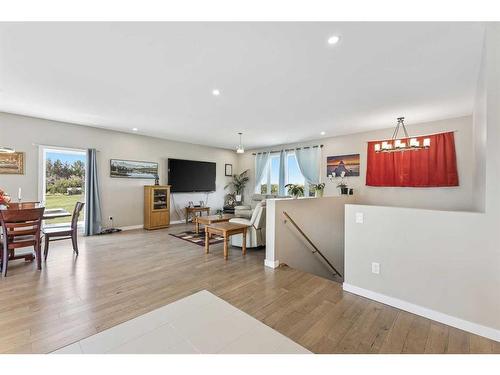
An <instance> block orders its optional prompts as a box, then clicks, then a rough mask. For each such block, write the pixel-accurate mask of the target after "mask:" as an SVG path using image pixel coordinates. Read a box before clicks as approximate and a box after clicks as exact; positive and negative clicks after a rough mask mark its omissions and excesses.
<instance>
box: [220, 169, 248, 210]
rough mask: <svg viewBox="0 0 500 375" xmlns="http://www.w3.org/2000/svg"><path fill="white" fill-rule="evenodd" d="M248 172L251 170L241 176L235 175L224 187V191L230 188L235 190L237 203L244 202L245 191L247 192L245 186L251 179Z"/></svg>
mask: <svg viewBox="0 0 500 375" xmlns="http://www.w3.org/2000/svg"><path fill="white" fill-rule="evenodd" d="M248 171H249V170H248V169H247V170H245V171H243V172H241V173H240V174H234V175H233V177H232V181H231V182H230V183H228V184H227V185H226V186H224V189H227V188H228V187H232V188H233V189H234V191H235V193H236V195H235V198H236V202H242V201H243V191H244V190H245V186H246V185H247V183H248V180H250V178H249V177H248Z"/></svg>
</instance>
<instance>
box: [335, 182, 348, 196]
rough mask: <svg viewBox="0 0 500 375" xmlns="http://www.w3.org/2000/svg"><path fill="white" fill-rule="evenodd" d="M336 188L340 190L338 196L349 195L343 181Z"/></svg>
mask: <svg viewBox="0 0 500 375" xmlns="http://www.w3.org/2000/svg"><path fill="white" fill-rule="evenodd" d="M337 187H338V188H340V194H342V195H347V194H349V188H348V187H347V183H346V182H345V181H344V179H342V180H340V183H339V184H338V185H337Z"/></svg>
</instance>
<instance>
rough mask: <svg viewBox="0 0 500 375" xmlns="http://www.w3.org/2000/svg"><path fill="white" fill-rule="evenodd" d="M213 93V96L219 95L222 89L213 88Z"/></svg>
mask: <svg viewBox="0 0 500 375" xmlns="http://www.w3.org/2000/svg"><path fill="white" fill-rule="evenodd" d="M212 95H213V96H219V95H220V90H219V89H213V90H212Z"/></svg>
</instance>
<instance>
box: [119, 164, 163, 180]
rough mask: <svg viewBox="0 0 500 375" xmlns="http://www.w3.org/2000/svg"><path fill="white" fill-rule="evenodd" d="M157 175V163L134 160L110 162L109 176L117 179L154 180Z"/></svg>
mask: <svg viewBox="0 0 500 375" xmlns="http://www.w3.org/2000/svg"><path fill="white" fill-rule="evenodd" d="M157 175H158V163H154V162H150V161H134V160H120V159H111V160H110V176H111V177H118V178H147V179H155V178H156V176H157Z"/></svg>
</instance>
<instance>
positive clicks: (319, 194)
mask: <svg viewBox="0 0 500 375" xmlns="http://www.w3.org/2000/svg"><path fill="white" fill-rule="evenodd" d="M323 192H324V190H323V189H319V190H316V191H315V193H314V195H315V196H316V198H323Z"/></svg>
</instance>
